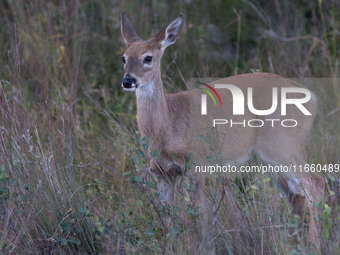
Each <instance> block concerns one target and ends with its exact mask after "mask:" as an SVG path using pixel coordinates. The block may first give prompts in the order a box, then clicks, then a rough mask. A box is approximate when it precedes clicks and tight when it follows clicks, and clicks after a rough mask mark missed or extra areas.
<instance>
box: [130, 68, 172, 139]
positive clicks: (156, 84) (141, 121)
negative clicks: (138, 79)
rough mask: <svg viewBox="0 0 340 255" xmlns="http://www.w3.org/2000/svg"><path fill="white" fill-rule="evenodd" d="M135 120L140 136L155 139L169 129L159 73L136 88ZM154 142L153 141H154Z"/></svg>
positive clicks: (167, 110) (165, 102)
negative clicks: (147, 82)
mask: <svg viewBox="0 0 340 255" xmlns="http://www.w3.org/2000/svg"><path fill="white" fill-rule="evenodd" d="M136 97H137V121H138V126H139V130H140V132H141V135H142V136H146V137H147V138H148V139H151V140H156V139H159V137H164V135H165V133H166V130H168V129H169V126H170V123H169V117H168V116H169V109H168V105H167V101H166V97H165V94H164V89H163V82H162V79H161V77H160V74H159V75H158V76H156V78H155V79H152V80H151V81H150V83H149V84H147V85H143V86H142V87H139V88H137V90H136ZM154 143H155V141H154Z"/></svg>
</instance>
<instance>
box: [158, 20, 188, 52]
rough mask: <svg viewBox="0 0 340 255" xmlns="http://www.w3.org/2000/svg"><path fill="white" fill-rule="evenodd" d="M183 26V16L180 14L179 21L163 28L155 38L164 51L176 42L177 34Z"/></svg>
mask: <svg viewBox="0 0 340 255" xmlns="http://www.w3.org/2000/svg"><path fill="white" fill-rule="evenodd" d="M181 24H182V14H180V15H179V16H178V17H177V19H175V20H174V21H173V22H171V23H170V24H169V25H167V26H165V27H163V29H162V30H161V31H159V33H158V34H157V35H156V36H155V39H156V41H157V42H159V43H160V45H161V48H162V50H164V49H165V48H166V47H168V46H169V45H171V44H173V43H175V42H176V38H177V34H178V31H179V27H180V26H181Z"/></svg>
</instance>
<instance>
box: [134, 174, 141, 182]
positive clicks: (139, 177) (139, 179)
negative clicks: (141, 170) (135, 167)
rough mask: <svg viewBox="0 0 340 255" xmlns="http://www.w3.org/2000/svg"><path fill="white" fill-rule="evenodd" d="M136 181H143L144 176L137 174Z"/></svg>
mask: <svg viewBox="0 0 340 255" xmlns="http://www.w3.org/2000/svg"><path fill="white" fill-rule="evenodd" d="M135 181H136V182H142V181H143V179H142V177H141V176H140V175H136V176H135Z"/></svg>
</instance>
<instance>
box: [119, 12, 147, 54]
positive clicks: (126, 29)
mask: <svg viewBox="0 0 340 255" xmlns="http://www.w3.org/2000/svg"><path fill="white" fill-rule="evenodd" d="M120 30H121V33H122V36H123V38H124V41H125V44H126V47H129V45H130V44H132V43H133V42H136V41H142V39H140V38H139V36H138V35H137V34H136V32H135V30H134V29H133V27H132V25H131V22H130V20H129V18H128V16H127V14H126V12H122V20H121V24H120Z"/></svg>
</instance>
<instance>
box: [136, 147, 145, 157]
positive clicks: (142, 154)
mask: <svg viewBox="0 0 340 255" xmlns="http://www.w3.org/2000/svg"><path fill="white" fill-rule="evenodd" d="M137 153H138V154H139V155H140V156H141V157H142V158H145V155H144V152H143V151H141V150H140V149H138V150H137Z"/></svg>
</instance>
